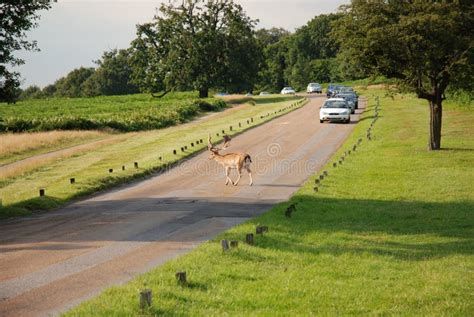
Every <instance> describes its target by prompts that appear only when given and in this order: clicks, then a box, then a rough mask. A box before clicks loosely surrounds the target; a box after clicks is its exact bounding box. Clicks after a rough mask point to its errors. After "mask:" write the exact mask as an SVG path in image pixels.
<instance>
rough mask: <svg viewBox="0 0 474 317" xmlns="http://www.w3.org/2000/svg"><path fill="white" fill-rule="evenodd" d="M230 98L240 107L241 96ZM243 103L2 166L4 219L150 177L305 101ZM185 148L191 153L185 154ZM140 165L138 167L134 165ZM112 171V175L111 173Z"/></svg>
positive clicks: (277, 99) (261, 99) (272, 99)
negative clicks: (211, 143)
mask: <svg viewBox="0 0 474 317" xmlns="http://www.w3.org/2000/svg"><path fill="white" fill-rule="evenodd" d="M240 98H241V97H240ZM226 99H229V100H228V102H229V103H234V104H238V98H237V97H235V98H233V97H226ZM244 101H247V103H245V104H241V105H237V106H234V107H230V106H229V108H228V109H227V110H225V111H221V112H213V113H207V114H206V115H203V116H201V117H199V118H196V119H195V120H193V121H189V122H187V123H184V124H180V125H176V126H172V127H168V128H164V129H159V130H151V131H141V132H128V133H120V134H111V135H110V136H108V137H106V138H104V139H102V140H99V141H98V142H92V143H86V144H85V145H84V146H83V147H81V148H79V149H78V148H72V149H70V150H65V151H63V152H61V153H60V154H61V155H58V156H54V157H50V158H48V159H44V158H41V159H38V160H36V159H33V160H29V161H28V162H27V163H25V164H20V165H13V166H12V167H11V168H9V167H8V166H3V167H2V166H0V198H1V199H2V203H3V207H0V219H1V218H6V217H12V216H21V215H30V214H32V213H34V212H39V211H45V210H51V209H54V208H57V207H59V206H61V205H62V204H64V203H66V202H68V201H70V200H71V199H74V198H77V197H79V196H84V195H87V194H91V193H94V192H97V191H100V190H104V189H108V188H111V187H113V186H116V185H118V184H122V183H125V182H129V181H131V180H134V179H136V178H140V177H147V176H150V175H151V174H153V173H156V172H159V171H162V170H163V169H166V168H168V167H170V166H173V165H175V164H176V163H178V162H179V161H180V160H182V159H183V158H186V157H189V156H191V155H194V154H195V153H197V152H199V151H201V150H203V149H205V148H206V147H207V143H206V138H207V135H208V133H212V134H213V135H214V137H213V140H214V141H215V142H219V141H220V140H222V130H225V133H226V134H228V135H231V136H232V135H235V134H238V133H241V132H243V131H245V130H247V129H250V128H252V127H255V126H257V125H259V124H262V123H264V122H266V121H268V120H271V119H273V118H275V117H278V116H280V115H282V114H285V113H288V112H289V111H292V110H294V109H296V108H298V107H299V106H301V105H303V103H304V98H301V97H294V96H290V97H281V96H269V97H254V98H252V99H250V100H248V98H247V99H245V100H244ZM230 126H232V130H230ZM217 134H219V135H217ZM201 140H203V142H200V141H201ZM185 146H186V149H184V150H181V148H182V147H185ZM174 150H176V153H174V152H173V151H174ZM23 155H26V154H25V153H23ZM33 158H34V157H33ZM135 162H137V163H138V168H135V167H134V163H135ZM110 169H112V170H113V172H109V170H110ZM70 178H75V180H76V182H75V183H74V184H73V185H71V184H69V180H70ZM39 189H45V191H46V196H44V197H39V194H38V192H39Z"/></svg>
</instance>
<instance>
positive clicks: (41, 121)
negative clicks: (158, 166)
mask: <svg viewBox="0 0 474 317" xmlns="http://www.w3.org/2000/svg"><path fill="white" fill-rule="evenodd" d="M225 107H226V103H225V102H224V101H223V100H222V99H216V98H206V99H199V98H198V96H197V94H196V93H194V92H180V93H170V94H168V95H166V96H164V97H163V98H160V99H158V98H154V97H152V96H150V95H149V94H137V95H128V96H100V97H94V98H50V99H29V100H25V101H19V102H17V103H16V104H13V105H11V104H10V105H9V104H6V103H0V132H25V131H51V130H98V129H113V130H117V131H122V132H130V131H142V130H152V129H161V128H164V127H169V126H172V125H176V124H180V123H183V122H186V121H188V120H190V119H192V118H194V117H196V116H197V115H199V114H200V113H203V112H208V111H219V110H222V109H223V108H225Z"/></svg>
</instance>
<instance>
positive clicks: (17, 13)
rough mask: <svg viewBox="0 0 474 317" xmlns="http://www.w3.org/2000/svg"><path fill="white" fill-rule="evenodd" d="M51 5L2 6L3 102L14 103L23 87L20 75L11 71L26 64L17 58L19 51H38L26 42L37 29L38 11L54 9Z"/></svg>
mask: <svg viewBox="0 0 474 317" xmlns="http://www.w3.org/2000/svg"><path fill="white" fill-rule="evenodd" d="M50 2H51V1H48V0H44V1H35V0H23V1H2V2H1V3H0V12H1V14H0V26H1V27H0V102H3V101H6V102H14V101H16V99H17V97H18V92H19V91H18V87H19V86H20V81H19V74H18V73H17V72H12V71H10V70H8V68H9V66H17V65H21V64H23V63H24V60H23V59H21V58H18V57H16V56H15V55H14V52H15V51H19V50H27V51H35V50H38V47H37V45H36V42H35V41H28V40H27V39H26V31H29V30H30V29H32V28H34V27H36V23H35V21H36V20H38V19H39V15H38V13H37V12H38V11H39V10H47V9H49V8H50V7H51V4H50Z"/></svg>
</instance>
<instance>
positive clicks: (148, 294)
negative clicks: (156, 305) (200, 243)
mask: <svg viewBox="0 0 474 317" xmlns="http://www.w3.org/2000/svg"><path fill="white" fill-rule="evenodd" d="M268 230H269V229H268V226H257V227H256V228H255V233H256V234H258V235H263V234H264V233H265V232H268ZM229 242H230V243H229ZM245 243H246V244H248V245H255V240H254V234H253V233H248V234H246V235H245ZM221 247H222V252H227V251H229V250H230V249H236V248H238V247H239V241H237V240H231V241H228V240H225V239H224V240H221ZM175 278H176V282H177V283H178V284H179V285H181V286H186V285H188V275H187V273H186V271H180V272H176V273H175ZM139 305H140V309H142V310H143V309H147V308H149V307H150V306H151V305H152V290H151V289H144V290H141V291H140V296H139Z"/></svg>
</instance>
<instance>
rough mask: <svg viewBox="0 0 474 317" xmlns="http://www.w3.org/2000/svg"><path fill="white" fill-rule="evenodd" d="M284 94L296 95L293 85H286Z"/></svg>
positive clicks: (283, 90)
mask: <svg viewBox="0 0 474 317" xmlns="http://www.w3.org/2000/svg"><path fill="white" fill-rule="evenodd" d="M281 94H282V95H294V94H296V91H295V90H294V89H293V88H291V87H285V88H283V89H282V90H281Z"/></svg>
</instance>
